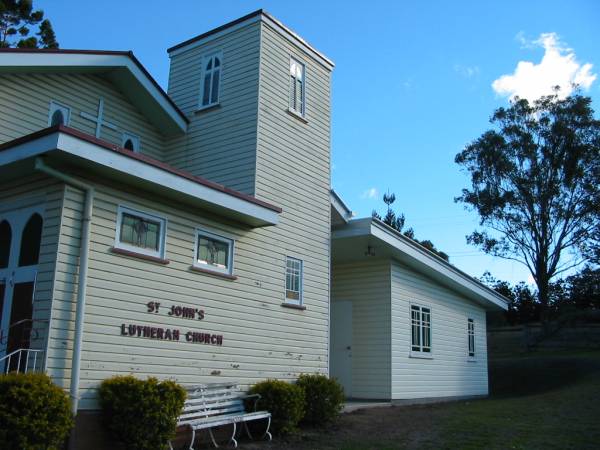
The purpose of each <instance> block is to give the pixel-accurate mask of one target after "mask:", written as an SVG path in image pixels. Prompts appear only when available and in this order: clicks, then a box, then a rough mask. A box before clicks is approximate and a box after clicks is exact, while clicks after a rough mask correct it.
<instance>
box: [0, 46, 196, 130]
mask: <svg viewBox="0 0 600 450" xmlns="http://www.w3.org/2000/svg"><path fill="white" fill-rule="evenodd" d="M0 53H57V54H61V53H62V54H71V55H77V54H80V55H113V56H127V57H129V59H131V60H132V61H133V62H134V64H135V65H136V66H138V68H139V69H140V70H141V71H142V73H143V74H144V75H145V76H146V77H147V78H148V79H149V80H150V82H151V83H152V84H153V85H154V87H155V88H156V89H158V91H159V92H160V94H161V95H162V96H163V97H164V98H165V100H167V101H168V102H169V104H170V105H171V106H172V107H173V108H174V109H175V112H177V114H179V116H180V117H181V118H182V119H183V120H185V122H186V123H190V121H189V119H188V118H187V117H186V115H185V114H184V113H183V111H181V109H179V107H178V106H177V105H176V104H175V102H174V101H173V100H172V99H171V97H169V95H168V94H167V93H166V92H165V91H164V90H163V88H162V87H161V86H160V84H158V82H157V81H156V80H155V79H154V78H153V77H152V75H150V72H148V71H147V70H146V68H145V67H144V66H143V65H142V63H141V62H140V61H139V60H138V59H137V58H136V57H135V55H134V54H133V52H132V51H124V50H74V49H53V48H0Z"/></svg>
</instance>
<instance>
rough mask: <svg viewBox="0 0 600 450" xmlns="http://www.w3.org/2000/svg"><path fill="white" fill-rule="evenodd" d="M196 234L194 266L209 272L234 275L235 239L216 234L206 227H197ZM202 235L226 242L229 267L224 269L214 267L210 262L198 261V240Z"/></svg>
mask: <svg viewBox="0 0 600 450" xmlns="http://www.w3.org/2000/svg"><path fill="white" fill-rule="evenodd" d="M195 235H196V237H195V239H194V262H193V264H192V265H193V267H196V268H198V269H202V270H206V271H209V272H216V273H224V274H226V275H233V253H234V249H235V239H232V238H229V237H226V236H221V235H219V234H215V233H212V232H210V231H206V230H205V229H204V228H196V232H195ZM200 236H205V237H208V238H210V239H214V240H216V241H220V242H224V243H226V244H227V245H228V250H227V268H224V269H222V268H220V267H214V266H211V265H210V264H204V263H201V262H199V261H198V240H199V238H200Z"/></svg>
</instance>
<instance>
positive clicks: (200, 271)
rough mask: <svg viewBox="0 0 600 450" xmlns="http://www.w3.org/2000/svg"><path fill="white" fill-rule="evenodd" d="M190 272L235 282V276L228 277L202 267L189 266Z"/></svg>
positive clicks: (228, 275) (226, 274) (225, 274)
mask: <svg viewBox="0 0 600 450" xmlns="http://www.w3.org/2000/svg"><path fill="white" fill-rule="evenodd" d="M190 270H191V271H192V272H198V273H203V274H205V275H212V276H214V277H219V278H225V279H226V280H231V281H233V280H237V276H235V275H230V274H228V273H222V272H217V271H214V270H209V269H204V268H202V267H196V266H190Z"/></svg>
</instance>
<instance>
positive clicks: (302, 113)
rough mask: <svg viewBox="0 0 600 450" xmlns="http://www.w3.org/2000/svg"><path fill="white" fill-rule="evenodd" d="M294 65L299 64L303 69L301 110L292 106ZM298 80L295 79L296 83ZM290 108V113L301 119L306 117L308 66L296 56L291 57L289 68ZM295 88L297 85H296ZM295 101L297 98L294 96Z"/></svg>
mask: <svg viewBox="0 0 600 450" xmlns="http://www.w3.org/2000/svg"><path fill="white" fill-rule="evenodd" d="M292 63H296V64H298V65H299V66H300V67H302V99H301V101H302V105H301V106H300V109H298V108H295V107H294V106H293V105H292V96H291V95H290V94H291V88H292V86H291V83H292V74H291V70H292ZM296 79H297V78H294V83H295V80H296ZM288 83H289V85H288V107H289V110H290V112H292V113H293V114H297V115H299V116H301V117H305V116H306V64H304V63H303V62H302V61H301V60H300V58H297V57H295V56H294V55H290V65H289V68H288ZM294 88H295V85H294ZM294 99H295V96H294Z"/></svg>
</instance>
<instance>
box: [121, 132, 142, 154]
mask: <svg viewBox="0 0 600 450" xmlns="http://www.w3.org/2000/svg"><path fill="white" fill-rule="evenodd" d="M121 147H123V148H124V149H126V150H131V151H132V152H136V153H137V152H139V151H140V138H139V136H136V135H135V134H131V133H128V132H125V133H123V136H122V138H121Z"/></svg>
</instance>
